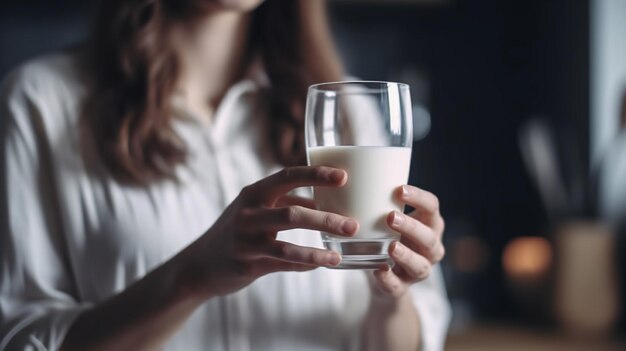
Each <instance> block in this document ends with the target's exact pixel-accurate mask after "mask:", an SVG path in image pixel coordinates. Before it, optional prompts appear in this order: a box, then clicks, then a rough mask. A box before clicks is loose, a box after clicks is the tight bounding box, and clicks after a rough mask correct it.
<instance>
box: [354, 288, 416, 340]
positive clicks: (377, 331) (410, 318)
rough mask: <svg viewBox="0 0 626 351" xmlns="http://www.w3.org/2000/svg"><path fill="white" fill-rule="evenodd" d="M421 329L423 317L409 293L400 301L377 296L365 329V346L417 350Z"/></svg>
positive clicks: (363, 334)
mask: <svg viewBox="0 0 626 351" xmlns="http://www.w3.org/2000/svg"><path fill="white" fill-rule="evenodd" d="M419 331H420V328H419V317H418V315H417V311H416V310H415V306H414V305H413V301H412V300H411V296H410V294H409V293H406V294H404V296H402V297H401V298H400V299H398V300H384V299H378V298H376V297H373V299H372V303H371V304H370V308H369V311H368V313H367V316H366V318H365V321H364V324H363V327H362V330H361V335H362V338H361V342H362V345H363V347H362V349H363V350H368V351H373V350H389V351H400V350H407V351H417V350H418V348H419V344H420V337H421V335H420V332H419Z"/></svg>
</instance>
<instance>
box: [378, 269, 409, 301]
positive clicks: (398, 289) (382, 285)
mask: <svg viewBox="0 0 626 351" xmlns="http://www.w3.org/2000/svg"><path fill="white" fill-rule="evenodd" d="M373 274H374V278H376V279H377V280H378V284H376V286H377V287H378V289H379V290H381V292H382V293H383V294H387V295H391V296H394V297H399V296H402V295H403V294H404V293H405V292H406V289H407V285H406V283H405V282H403V281H402V279H400V277H398V276H397V275H396V274H395V273H394V272H393V271H392V270H391V269H386V270H383V269H380V270H377V271H374V273H373Z"/></svg>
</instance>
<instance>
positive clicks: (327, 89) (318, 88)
mask: <svg viewBox="0 0 626 351" xmlns="http://www.w3.org/2000/svg"><path fill="white" fill-rule="evenodd" d="M371 85H376V87H368V86H371ZM341 86H360V87H361V88H362V89H360V90H359V91H341V90H339V89H338V88H339V87H341ZM389 86H397V87H398V88H399V89H409V85H408V84H406V83H400V82H390V81H383V80H341V81H336V82H324V83H317V84H313V85H311V86H309V89H308V90H309V92H316V93H332V94H358V93H374V92H382V91H383V90H384V88H385V87H389ZM332 87H336V88H332Z"/></svg>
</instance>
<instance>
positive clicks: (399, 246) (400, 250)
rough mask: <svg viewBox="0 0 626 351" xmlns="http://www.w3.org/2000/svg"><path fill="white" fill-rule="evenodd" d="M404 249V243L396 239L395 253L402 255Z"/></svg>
mask: <svg viewBox="0 0 626 351" xmlns="http://www.w3.org/2000/svg"><path fill="white" fill-rule="evenodd" d="M403 250H404V248H403V247H402V245H400V243H398V242H397V241H396V244H395V245H394V246H393V254H394V255H401V254H402V251H403Z"/></svg>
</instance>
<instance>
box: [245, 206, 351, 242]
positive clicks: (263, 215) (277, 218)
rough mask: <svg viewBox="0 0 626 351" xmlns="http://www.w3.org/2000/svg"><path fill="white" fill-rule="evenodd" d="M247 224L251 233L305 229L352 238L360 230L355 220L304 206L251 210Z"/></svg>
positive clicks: (246, 226)
mask: <svg viewBox="0 0 626 351" xmlns="http://www.w3.org/2000/svg"><path fill="white" fill-rule="evenodd" d="M245 222H246V223H243V224H242V226H243V229H244V231H246V232H249V233H257V232H259V231H264V232H268V231H270V232H277V231H281V230H287V229H295V228H304V229H311V230H319V231H323V232H327V233H332V234H337V235H342V236H350V235H354V234H355V233H356V232H357V230H358V228H359V224H358V223H357V221H355V220H354V219H351V218H348V217H344V216H341V215H338V214H335V213H330V212H322V211H317V210H313V209H310V208H306V207H302V206H287V207H280V208H262V209H251V210H248V211H247V215H246V216H245Z"/></svg>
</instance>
